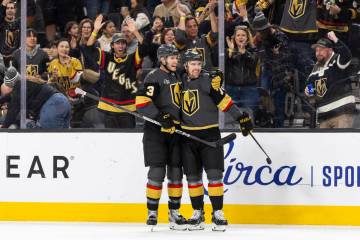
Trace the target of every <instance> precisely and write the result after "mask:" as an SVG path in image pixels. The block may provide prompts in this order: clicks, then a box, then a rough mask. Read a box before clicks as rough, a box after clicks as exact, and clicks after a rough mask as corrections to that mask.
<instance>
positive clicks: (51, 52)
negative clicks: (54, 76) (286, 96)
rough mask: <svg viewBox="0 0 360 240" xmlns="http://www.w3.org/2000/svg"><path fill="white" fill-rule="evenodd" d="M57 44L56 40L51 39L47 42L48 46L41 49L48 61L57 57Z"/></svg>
mask: <svg viewBox="0 0 360 240" xmlns="http://www.w3.org/2000/svg"><path fill="white" fill-rule="evenodd" d="M57 44H58V41H56V40H55V41H52V42H51V43H49V45H48V46H49V47H48V48H43V49H42V50H43V51H44V52H46V54H47V55H48V57H49V61H51V60H53V59H54V58H57V57H58V52H57Z"/></svg>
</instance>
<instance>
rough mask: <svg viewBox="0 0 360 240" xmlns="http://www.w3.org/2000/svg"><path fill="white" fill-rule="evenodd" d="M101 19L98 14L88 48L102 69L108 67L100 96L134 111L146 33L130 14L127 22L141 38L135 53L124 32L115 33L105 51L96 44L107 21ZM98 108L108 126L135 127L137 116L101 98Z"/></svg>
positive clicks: (130, 28)
mask: <svg viewBox="0 0 360 240" xmlns="http://www.w3.org/2000/svg"><path fill="white" fill-rule="evenodd" d="M102 19H103V16H102V15H99V16H98V17H97V18H96V20H95V23H94V30H93V32H92V34H91V37H90V38H89V40H88V42H87V47H86V48H85V53H86V54H87V56H94V55H96V57H95V59H97V62H98V64H99V66H100V69H105V70H106V71H105V81H104V84H103V90H102V93H101V99H103V100H106V101H108V102H113V103H116V104H118V105H121V106H122V107H125V108H126V109H128V110H130V111H135V110H136V107H135V96H136V92H137V90H138V87H137V82H136V71H137V69H138V68H140V66H141V58H142V56H143V55H144V52H145V50H144V49H145V47H144V46H143V37H142V36H141V34H140V33H139V32H138V30H137V28H136V25H135V22H134V20H133V19H131V18H127V19H125V20H124V22H125V23H126V24H127V26H128V27H129V30H130V31H131V32H132V33H133V34H134V35H135V37H136V38H137V40H138V41H139V46H138V48H137V50H136V51H135V53H133V54H129V55H128V54H127V53H126V49H127V41H126V38H125V36H124V35H123V34H121V33H120V34H115V35H114V36H113V38H112V41H111V48H112V50H111V52H110V53H108V52H104V51H102V50H101V49H98V48H96V47H94V46H93V45H94V43H95V41H96V36H97V34H98V32H99V31H100V29H101V28H102V26H103V25H104V24H105V23H102ZM85 61H86V58H85ZM98 109H100V110H101V111H103V112H104V113H105V128H134V127H135V117H134V116H132V115H130V114H127V113H124V112H123V111H122V110H120V109H118V108H115V107H112V106H110V105H108V104H106V103H104V102H103V101H100V102H99V104H98Z"/></svg>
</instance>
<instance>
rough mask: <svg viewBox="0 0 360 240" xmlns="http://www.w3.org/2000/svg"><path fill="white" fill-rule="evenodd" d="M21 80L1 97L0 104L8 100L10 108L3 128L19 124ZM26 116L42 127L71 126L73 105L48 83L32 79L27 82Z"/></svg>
mask: <svg viewBox="0 0 360 240" xmlns="http://www.w3.org/2000/svg"><path fill="white" fill-rule="evenodd" d="M20 88H21V83H20V81H16V82H15V84H14V86H13V90H12V91H11V92H10V93H8V94H7V95H4V96H2V97H1V98H0V104H2V103H4V102H5V101H8V102H9V103H8V110H7V114H6V117H5V120H4V122H3V123H2V125H1V128H9V127H10V126H11V125H13V124H18V121H17V119H18V115H19V113H20ZM26 104H27V106H26V110H27V111H26V117H27V118H28V119H31V120H33V121H37V122H38V125H39V127H40V128H45V129H57V128H69V127H70V117H71V106H70V103H69V101H68V99H67V98H66V97H65V96H64V95H63V94H62V93H60V92H58V91H57V90H56V89H55V88H53V87H51V86H50V85H48V84H39V83H35V82H32V81H27V83H26Z"/></svg>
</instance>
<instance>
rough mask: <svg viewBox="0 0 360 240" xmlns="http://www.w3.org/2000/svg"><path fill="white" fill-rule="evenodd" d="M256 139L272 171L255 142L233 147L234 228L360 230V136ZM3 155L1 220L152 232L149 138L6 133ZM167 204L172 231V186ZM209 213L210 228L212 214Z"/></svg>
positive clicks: (230, 204) (228, 156) (229, 187)
mask: <svg viewBox="0 0 360 240" xmlns="http://www.w3.org/2000/svg"><path fill="white" fill-rule="evenodd" d="M223 134H224V135H226V134H227V133H223ZM255 136H256V137H257V139H258V140H259V141H260V142H261V144H262V145H263V147H264V148H265V149H266V150H267V152H268V153H269V155H270V156H271V158H272V160H273V164H272V165H270V166H269V165H267V164H266V162H265V157H264V155H263V153H262V152H261V151H260V149H259V148H258V147H257V145H256V144H255V143H254V142H253V140H252V139H251V138H244V137H242V136H241V135H240V134H239V135H238V138H237V139H236V140H235V141H234V142H232V143H230V144H227V145H226V146H225V152H224V153H225V154H224V161H225V171H224V189H225V213H226V216H227V218H228V219H229V221H230V222H231V223H240V224H241V223H244V224H314V225H358V226H360V219H359V217H358V216H359V215H360V191H359V188H360V161H358V158H359V157H358V155H359V154H358V149H359V143H360V133H340V132H339V133H255ZM0 146H1V150H0V201H1V202H0V220H5V221H11V220H14V221H17V220H22V221H24V220H25V221H26V220H29V221H94V222H144V220H145V215H146V205H145V204H144V202H145V184H146V173H147V169H146V168H144V165H143V153H142V134H141V133H120V132H116V133H110V132H96V133H87V132H67V133H60V132H59V133H26V132H25V133H24V132H23V133H20V132H19V133H7V132H0ZM206 185H207V184H206V182H205V188H206ZM184 186H185V187H184V193H183V200H182V201H183V203H184V204H183V206H182V208H181V210H182V212H183V214H184V215H185V216H186V217H189V216H190V215H191V207H190V205H189V203H190V201H189V197H188V192H187V189H186V186H187V185H186V183H184ZM205 200H206V203H207V204H208V203H209V201H208V198H207V197H205ZM161 203H162V204H161V207H160V221H161V222H166V221H167V210H166V203H167V193H166V185H165V184H164V188H163V196H162V198H161ZM206 212H207V219H208V220H209V219H210V212H211V209H210V207H209V205H207V206H206Z"/></svg>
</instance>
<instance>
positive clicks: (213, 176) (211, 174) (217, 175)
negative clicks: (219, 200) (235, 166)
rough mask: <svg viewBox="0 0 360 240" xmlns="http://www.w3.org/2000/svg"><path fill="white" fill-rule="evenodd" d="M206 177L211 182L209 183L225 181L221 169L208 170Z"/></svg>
mask: <svg viewBox="0 0 360 240" xmlns="http://www.w3.org/2000/svg"><path fill="white" fill-rule="evenodd" d="M206 175H207V178H208V180H209V183H211V182H218V181H222V179H223V173H222V170H219V169H208V170H206Z"/></svg>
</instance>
